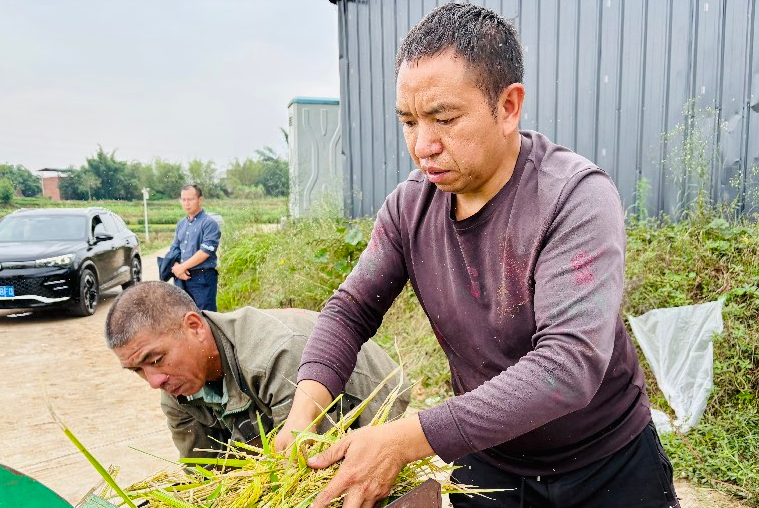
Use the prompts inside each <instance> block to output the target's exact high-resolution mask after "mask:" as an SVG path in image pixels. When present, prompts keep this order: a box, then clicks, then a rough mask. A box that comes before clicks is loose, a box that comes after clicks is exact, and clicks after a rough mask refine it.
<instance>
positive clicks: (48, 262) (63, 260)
mask: <svg viewBox="0 0 759 508" xmlns="http://www.w3.org/2000/svg"><path fill="white" fill-rule="evenodd" d="M73 262H74V255H73V254H64V255H63V256H55V257H54V258H45V259H38V260H37V261H35V262H34V266H36V267H37V268H42V267H45V266H67V265H70V264H71V263H73Z"/></svg>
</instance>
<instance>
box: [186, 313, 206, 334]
mask: <svg viewBox="0 0 759 508" xmlns="http://www.w3.org/2000/svg"><path fill="white" fill-rule="evenodd" d="M203 324H204V321H203V316H201V315H200V314H198V313H197V312H188V313H186V314H185V315H184V318H182V328H183V329H184V330H185V332H189V333H190V335H191V336H192V337H202V336H203V334H202V333H201V332H202V331H203Z"/></svg>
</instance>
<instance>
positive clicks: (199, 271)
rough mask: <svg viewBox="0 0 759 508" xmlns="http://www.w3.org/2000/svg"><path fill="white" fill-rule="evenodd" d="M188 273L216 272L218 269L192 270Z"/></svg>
mask: <svg viewBox="0 0 759 508" xmlns="http://www.w3.org/2000/svg"><path fill="white" fill-rule="evenodd" d="M187 271H188V272H190V273H203V272H215V271H216V268H190V269H189V270H187Z"/></svg>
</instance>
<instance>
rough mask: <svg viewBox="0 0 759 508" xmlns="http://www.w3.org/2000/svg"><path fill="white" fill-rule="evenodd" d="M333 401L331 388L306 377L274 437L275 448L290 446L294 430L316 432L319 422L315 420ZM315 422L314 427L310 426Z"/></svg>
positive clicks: (293, 437) (293, 439)
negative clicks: (283, 422) (285, 418)
mask: <svg viewBox="0 0 759 508" xmlns="http://www.w3.org/2000/svg"><path fill="white" fill-rule="evenodd" d="M331 402H332V394H331V393H329V390H327V388H326V387H325V386H324V385H323V384H321V383H318V382H316V381H312V380H310V379H304V380H303V381H301V382H300V383H298V387H297V388H296V389H295V397H294V398H293V407H292V409H290V414H289V415H288V416H287V420H286V421H285V424H284V425H283V426H282V428H281V429H280V430H279V432H277V437H276V438H275V439H274V448H275V449H276V450H277V451H284V450H286V449H287V447H289V446H290V445H291V444H292V442H293V441H295V436H294V435H293V431H296V432H299V431H303V430H307V431H310V432H314V431H315V430H316V426H317V425H318V424H319V422H314V420H315V419H316V417H317V416H319V414H321V412H322V410H323V409H324V408H325V407H327V406H328V405H329V404H330V403H331ZM312 423H314V426H313V427H309V426H310V425H311V424H312Z"/></svg>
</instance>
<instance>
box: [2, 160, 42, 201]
mask: <svg viewBox="0 0 759 508" xmlns="http://www.w3.org/2000/svg"><path fill="white" fill-rule="evenodd" d="M0 178H5V179H6V180H8V181H10V182H11V184H12V185H13V188H14V189H16V190H18V191H20V192H21V195H22V196H26V197H33V196H39V195H40V194H42V184H41V183H40V179H39V177H37V176H35V175H34V174H33V173H32V172H31V171H29V170H28V169H26V168H25V167H24V166H21V165H16V166H12V165H10V164H0Z"/></svg>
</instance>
